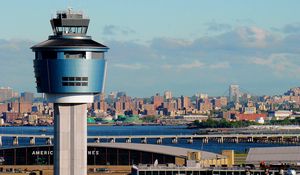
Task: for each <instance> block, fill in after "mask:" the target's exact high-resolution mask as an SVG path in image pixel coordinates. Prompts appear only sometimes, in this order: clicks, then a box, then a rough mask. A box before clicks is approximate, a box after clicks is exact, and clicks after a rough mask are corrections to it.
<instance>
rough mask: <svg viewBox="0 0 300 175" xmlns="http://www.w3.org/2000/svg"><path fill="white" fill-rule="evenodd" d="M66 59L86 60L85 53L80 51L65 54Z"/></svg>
mask: <svg viewBox="0 0 300 175" xmlns="http://www.w3.org/2000/svg"><path fill="white" fill-rule="evenodd" d="M64 57H65V58H67V59H77V58H85V57H86V55H85V52H78V51H73V52H65V53H64Z"/></svg>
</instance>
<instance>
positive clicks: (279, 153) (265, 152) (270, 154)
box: [246, 146, 300, 165]
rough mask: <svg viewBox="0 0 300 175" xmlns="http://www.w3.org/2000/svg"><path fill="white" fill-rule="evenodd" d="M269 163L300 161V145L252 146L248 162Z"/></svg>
mask: <svg viewBox="0 0 300 175" xmlns="http://www.w3.org/2000/svg"><path fill="white" fill-rule="evenodd" d="M261 162H265V163H267V164H273V165H274V164H275V165H276V164H277V165H280V164H294V165H299V163H300V146H289V147H270V148H250V150H249V152H248V155H247V159H246V163H248V164H256V165H259V164H260V163H261Z"/></svg>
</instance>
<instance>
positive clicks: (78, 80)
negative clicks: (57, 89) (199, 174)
mask: <svg viewBox="0 0 300 175" xmlns="http://www.w3.org/2000/svg"><path fill="white" fill-rule="evenodd" d="M61 79H62V86H88V77H62V78H61Z"/></svg>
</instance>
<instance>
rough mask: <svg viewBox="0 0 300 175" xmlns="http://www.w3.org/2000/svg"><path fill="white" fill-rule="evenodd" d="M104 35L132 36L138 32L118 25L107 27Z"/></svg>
mask: <svg viewBox="0 0 300 175" xmlns="http://www.w3.org/2000/svg"><path fill="white" fill-rule="evenodd" d="M102 33H103V34H104V35H130V34H135V33H136V32H135V31H134V30H132V29H130V28H128V27H121V26H117V25H106V26H104V28H103V31H102Z"/></svg>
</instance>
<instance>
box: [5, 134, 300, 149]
mask: <svg viewBox="0 0 300 175" xmlns="http://www.w3.org/2000/svg"><path fill="white" fill-rule="evenodd" d="M4 138H12V144H13V145H18V144H19V139H20V138H27V139H29V144H30V145H35V143H36V139H45V142H46V144H50V145H51V144H52V140H53V135H45V134H41V135H30V134H0V146H2V145H3V139H4ZM87 138H88V141H89V142H96V143H99V142H102V141H104V142H111V143H115V142H117V141H118V142H126V143H131V142H132V141H133V139H135V140H140V142H141V143H144V144H147V143H148V141H149V140H150V139H152V140H153V139H154V140H156V143H157V144H162V143H163V141H164V140H166V139H171V142H172V143H173V144H176V143H178V141H179V140H180V139H181V140H185V141H186V142H187V143H189V144H192V143H193V142H194V140H201V141H202V143H208V142H217V143H225V142H227V143H240V142H243V143H289V144H299V143H300V134H207V135H197V134H194V135H130V136H128V135H127V136H125V135H124V136H122V135H118V136H88V137H87Z"/></svg>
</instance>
